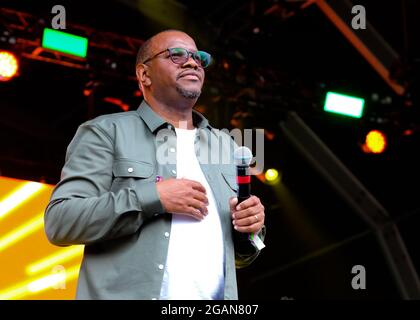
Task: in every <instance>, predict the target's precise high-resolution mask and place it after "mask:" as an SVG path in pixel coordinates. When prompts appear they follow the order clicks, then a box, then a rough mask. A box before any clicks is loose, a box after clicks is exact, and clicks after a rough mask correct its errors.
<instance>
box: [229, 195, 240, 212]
mask: <svg viewBox="0 0 420 320" xmlns="http://www.w3.org/2000/svg"><path fill="white" fill-rule="evenodd" d="M237 203H238V198H237V197H232V198H230V199H229V206H230V211H231V212H235V211H236V210H235V206H236V204H237Z"/></svg>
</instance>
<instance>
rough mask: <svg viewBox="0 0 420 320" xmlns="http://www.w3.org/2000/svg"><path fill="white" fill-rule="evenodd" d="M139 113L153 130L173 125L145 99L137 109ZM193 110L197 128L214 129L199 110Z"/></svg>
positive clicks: (194, 122)
mask: <svg viewBox="0 0 420 320" xmlns="http://www.w3.org/2000/svg"><path fill="white" fill-rule="evenodd" d="M137 112H138V114H139V115H140V117H141V118H142V119H143V121H144V122H145V123H146V125H147V126H148V127H149V129H150V131H151V132H153V133H154V132H155V131H156V130H157V129H159V128H162V127H163V126H165V127H167V128H171V127H172V125H171V124H170V123H168V122H167V121H165V120H164V119H163V118H162V117H161V116H159V115H158V114H157V113H156V112H154V111H153V109H152V108H150V106H149V104H148V103H147V102H146V101H145V100H143V101H142V103H141V104H140V106H139V108H138V109H137ZM192 112H193V124H194V126H195V127H197V128H201V129H204V128H209V129H213V128H212V127H211V126H210V124H209V121H208V120H207V119H206V118H205V117H204V116H203V115H202V114H201V113H199V112H198V111H195V110H192Z"/></svg>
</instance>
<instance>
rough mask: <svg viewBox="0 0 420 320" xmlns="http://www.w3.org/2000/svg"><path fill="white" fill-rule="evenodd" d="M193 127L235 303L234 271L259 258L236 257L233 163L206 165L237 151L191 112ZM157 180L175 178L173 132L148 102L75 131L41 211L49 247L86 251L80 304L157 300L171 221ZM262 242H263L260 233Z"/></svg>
mask: <svg viewBox="0 0 420 320" xmlns="http://www.w3.org/2000/svg"><path fill="white" fill-rule="evenodd" d="M193 121H194V124H195V126H196V127H197V128H198V130H197V137H196V142H195V145H196V151H197V156H200V157H199V161H200V165H201V169H202V170H203V173H204V175H205V176H206V178H207V181H208V182H209V185H210V187H211V189H212V191H213V193H214V196H215V199H216V202H217V207H218V211H219V214H220V220H221V224H222V229H223V235H224V244H225V247H224V249H225V290H224V298H225V299H237V284H236V272H235V257H236V263H237V266H239V265H240V266H245V265H248V264H249V263H251V262H252V261H253V260H254V259H255V258H256V257H257V255H258V253H259V251H258V250H256V249H255V248H254V246H252V245H251V244H250V243H248V244H247V248H246V249H245V250H243V252H236V256H235V248H234V241H233V232H236V231H232V230H233V229H232V223H231V214H230V209H229V203H228V201H229V198H230V197H232V196H235V194H236V190H237V185H236V179H235V173H236V172H235V166H234V164H233V162H232V161H231V158H230V160H229V161H225V160H226V159H224V160H223V161H219V163H216V164H214V162H217V161H213V162H210V161H208V159H209V158H211V156H213V154H212V152H213V153H214V152H215V151H216V150H219V151H221V152H219V153H220V154H219V156H221V155H222V156H223V157H225V158H226V155H229V156H231V155H232V154H233V148H234V146H235V145H234V142H233V140H232V139H231V137H230V136H229V135H227V134H226V133H224V132H222V131H220V130H217V129H214V128H212V127H211V126H210V125H209V124H208V121H207V119H205V118H204V117H203V116H202V115H201V114H199V113H198V112H196V111H193ZM214 142H218V144H217V146H216V145H215V143H214ZM220 146H221V147H220ZM216 153H217V152H216ZM213 160H214V159H213ZM157 176H160V177H162V178H163V179H169V178H175V177H176V133H175V130H174V128H173V127H172V126H171V125H170V124H168V123H167V122H166V121H164V120H163V119H162V118H161V117H160V116H158V115H157V114H156V113H155V112H154V111H153V110H152V109H151V108H150V107H149V106H148V105H147V103H146V102H142V104H141V105H140V107H139V108H138V109H137V110H136V111H130V112H123V113H116V114H111V115H104V116H100V117H97V118H95V119H93V120H90V121H87V122H85V123H84V124H82V125H81V126H80V127H79V128H78V130H77V133H76V135H75V136H74V138H73V140H72V141H71V143H70V144H69V146H68V148H67V154H66V161H65V165H64V167H63V170H62V173H61V180H60V182H59V183H58V184H57V185H56V187H55V189H54V191H53V193H52V196H51V199H50V202H49V204H48V206H47V208H46V211H45V231H46V234H47V237H48V239H49V241H50V242H51V243H53V244H55V245H58V246H67V245H73V244H83V245H85V249H84V257H83V262H82V265H81V269H80V273H79V280H78V288H77V298H78V299H158V298H159V295H160V288H161V283H162V278H163V272H164V265H165V262H166V257H167V252H168V244H169V238H170V234H171V217H172V215H171V214H167V213H165V210H164V208H163V206H162V204H161V202H160V199H159V195H158V192H157V189H156V178H157ZM264 232H265V231H264ZM259 236H260V238H261V239H263V238H264V234H263V232H261V234H260V235H259ZM235 239H236V237H235ZM191 241H194V239H191ZM235 242H236V241H235ZM237 248H238V246H237ZM241 248H244V246H242V245H241ZM245 251H246V252H245ZM203 277H205V274H203Z"/></svg>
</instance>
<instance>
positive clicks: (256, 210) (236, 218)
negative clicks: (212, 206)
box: [229, 147, 265, 233]
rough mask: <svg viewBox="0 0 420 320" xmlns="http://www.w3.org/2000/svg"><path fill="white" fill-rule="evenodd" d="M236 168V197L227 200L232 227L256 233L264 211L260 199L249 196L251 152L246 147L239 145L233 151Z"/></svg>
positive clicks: (260, 225)
mask: <svg viewBox="0 0 420 320" xmlns="http://www.w3.org/2000/svg"><path fill="white" fill-rule="evenodd" d="M234 160H235V165H236V170H237V183H238V192H237V198H231V199H230V201H229V204H230V211H231V214H232V223H233V226H234V229H235V230H236V231H238V232H241V233H256V232H258V231H260V230H261V228H262V226H263V225H264V220H265V212H264V206H263V205H262V203H261V201H260V199H259V198H258V197H256V196H251V176H250V173H249V170H250V169H249V165H250V164H251V161H252V152H251V150H249V148H247V147H239V148H237V149H236V150H235V152H234Z"/></svg>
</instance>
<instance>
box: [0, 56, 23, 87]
mask: <svg viewBox="0 0 420 320" xmlns="http://www.w3.org/2000/svg"><path fill="white" fill-rule="evenodd" d="M18 69H19V61H18V59H17V58H16V56H15V55H14V54H13V53H11V52H8V51H3V50H0V81H9V80H10V79H12V78H13V77H14V76H16V75H17V72H18Z"/></svg>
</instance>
